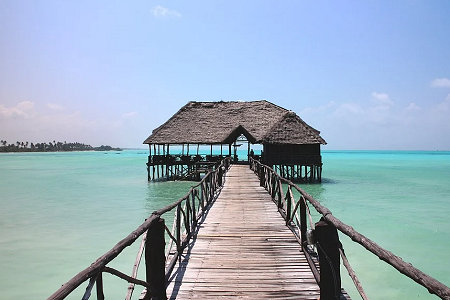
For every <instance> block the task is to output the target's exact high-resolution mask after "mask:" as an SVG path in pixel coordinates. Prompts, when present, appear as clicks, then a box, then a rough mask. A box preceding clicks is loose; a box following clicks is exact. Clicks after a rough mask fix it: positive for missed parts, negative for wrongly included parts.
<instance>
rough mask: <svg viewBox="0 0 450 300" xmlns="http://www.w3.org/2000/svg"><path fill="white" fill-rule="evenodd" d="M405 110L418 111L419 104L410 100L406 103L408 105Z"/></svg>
mask: <svg viewBox="0 0 450 300" xmlns="http://www.w3.org/2000/svg"><path fill="white" fill-rule="evenodd" d="M406 110H408V111H418V110H420V106H418V105H417V104H416V103H414V102H411V103H409V104H408V106H407V107H406Z"/></svg>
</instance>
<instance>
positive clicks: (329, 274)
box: [314, 217, 341, 300]
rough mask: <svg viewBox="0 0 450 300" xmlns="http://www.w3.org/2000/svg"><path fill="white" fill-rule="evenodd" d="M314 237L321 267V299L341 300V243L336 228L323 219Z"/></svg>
mask: <svg viewBox="0 0 450 300" xmlns="http://www.w3.org/2000/svg"><path fill="white" fill-rule="evenodd" d="M314 235H315V238H316V241H317V250H318V253H319V265H320V299H321V300H335V299H337V300H339V299H340V295H341V274H340V266H339V264H340V257H339V248H340V247H341V243H340V241H339V236H338V232H337V229H336V227H334V226H333V225H332V224H330V223H328V222H327V221H326V220H325V219H324V218H323V217H322V218H321V219H320V221H319V222H317V223H316V229H315V230H314Z"/></svg>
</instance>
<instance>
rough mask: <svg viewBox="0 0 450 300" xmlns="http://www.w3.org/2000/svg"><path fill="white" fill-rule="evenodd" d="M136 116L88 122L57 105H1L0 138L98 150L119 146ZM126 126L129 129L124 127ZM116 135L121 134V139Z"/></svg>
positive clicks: (88, 120) (89, 120)
mask: <svg viewBox="0 0 450 300" xmlns="http://www.w3.org/2000/svg"><path fill="white" fill-rule="evenodd" d="M135 115H137V113H136V112H129V113H125V114H123V115H117V116H116V117H114V116H113V117H104V118H102V117H101V118H96V119H90V118H88V117H86V116H85V115H84V114H83V112H79V111H74V110H70V109H69V108H64V107H62V106H60V105H57V104H52V103H46V104H39V103H38V102H31V101H22V102H19V103H17V104H16V105H13V106H5V105H1V104H0V136H1V137H2V139H5V140H7V141H29V142H45V141H53V140H58V141H68V142H69V141H71V142H83V143H86V144H91V145H93V146H98V145H100V144H111V145H114V146H121V143H124V142H123V141H124V140H125V139H124V137H128V136H129V135H130V134H129V125H127V124H125V123H126V122H124V121H128V120H130V119H131V118H133V117H134V116H135ZM127 126H128V127H127ZM117 132H123V134H121V135H120V136H119V135H118V134H117Z"/></svg>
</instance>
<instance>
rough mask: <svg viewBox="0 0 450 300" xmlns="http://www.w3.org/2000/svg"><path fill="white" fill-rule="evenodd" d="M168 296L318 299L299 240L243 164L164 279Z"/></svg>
mask: <svg viewBox="0 0 450 300" xmlns="http://www.w3.org/2000/svg"><path fill="white" fill-rule="evenodd" d="M167 295H168V297H169V298H170V299H216V298H221V299H222V298H233V299H236V298H237V299H244V298H245V299H255V298H257V299H265V298H266V299H318V298H319V295H320V290H319V287H318V285H317V283H316V281H315V279H314V276H313V274H312V272H311V270H310V267H309V265H308V262H307V260H306V258H305V256H304V254H303V252H302V249H301V247H300V245H299V244H298V242H297V240H296V239H295V237H294V236H293V234H292V232H291V231H290V230H289V229H288V228H287V227H286V226H285V221H284V220H283V219H282V217H281V216H280V214H279V213H278V210H277V206H276V205H275V204H274V203H273V201H272V199H271V198H270V195H269V194H268V193H267V192H266V191H265V190H264V188H262V187H260V184H259V180H258V178H257V177H256V176H255V175H254V174H253V172H252V171H251V170H249V169H248V167H247V166H238V165H234V166H232V168H231V169H230V170H229V171H228V173H227V176H226V181H225V185H224V187H223V189H222V191H221V194H220V195H219V197H218V198H217V200H216V201H215V203H214V205H213V206H212V208H211V209H210V210H209V212H208V217H207V218H205V219H204V220H203V223H202V224H200V229H199V230H198V232H197V233H196V236H195V237H194V239H193V241H192V242H191V243H190V244H189V246H188V247H187V248H186V249H185V252H184V253H183V255H182V257H181V260H180V262H179V263H177V266H176V267H175V269H174V272H173V274H172V276H171V278H170V279H169V285H168V288H167Z"/></svg>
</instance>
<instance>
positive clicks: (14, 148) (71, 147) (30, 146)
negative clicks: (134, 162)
mask: <svg viewBox="0 0 450 300" xmlns="http://www.w3.org/2000/svg"><path fill="white" fill-rule="evenodd" d="M121 150H122V149H120V148H113V147H111V146H105V145H101V146H100V147H92V146H91V145H86V144H83V143H67V142H56V141H53V142H49V143H29V142H19V141H17V142H16V143H15V144H8V142H7V141H4V140H1V141H0V152H60V151H61V152H62V151H121Z"/></svg>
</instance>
